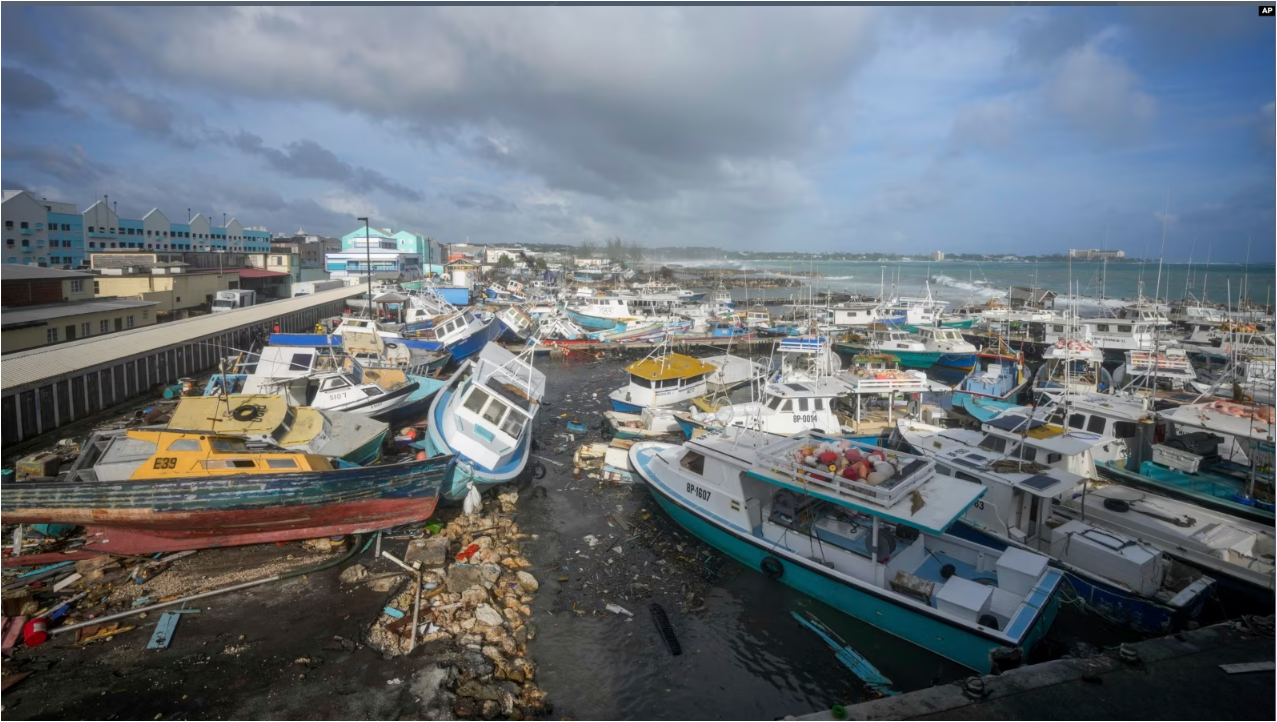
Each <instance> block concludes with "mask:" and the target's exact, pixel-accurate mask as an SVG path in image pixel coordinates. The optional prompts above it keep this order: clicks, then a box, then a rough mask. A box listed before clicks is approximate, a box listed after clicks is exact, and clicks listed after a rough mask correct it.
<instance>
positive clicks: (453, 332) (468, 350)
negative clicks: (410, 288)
mask: <svg viewBox="0 0 1277 722" xmlns="http://www.w3.org/2000/svg"><path fill="white" fill-rule="evenodd" d="M497 328H498V327H497V325H496V323H495V322H494V321H493V320H487V321H485V320H483V319H480V318H478V317H476V316H475V315H474V313H473V312H471V311H468V310H467V311H453V312H452V313H449V314H446V315H443V316H436V317H435V318H433V319H432V320H431V322H430V328H427V329H423V330H418V331H416V332H415V333H414V335H412V336H410V337H408V338H410V339H423V340H427V341H435V342H438V343H439V344H441V345H442V346H443V348H446V349H447V350H448V352H449V353H451V354H452V360H453V361H456V362H457V363H461V362H462V361H465V360H466V359H468V358H470V357H471V356H473V355H474V354H476V353H478V352H479V350H480V349H482V348H483V347H484V346H485V345H486V344H487V343H488V342H489V341H491V340H493V339H494V338H495V336H496V334H497Z"/></svg>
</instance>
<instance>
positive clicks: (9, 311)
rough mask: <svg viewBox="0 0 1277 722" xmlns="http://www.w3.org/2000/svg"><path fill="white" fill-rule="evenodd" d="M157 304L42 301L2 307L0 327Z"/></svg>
mask: <svg viewBox="0 0 1277 722" xmlns="http://www.w3.org/2000/svg"><path fill="white" fill-rule="evenodd" d="M158 305H160V304H158V303H156V302H155V301H139V300H137V299H133V298H92V299H88V300H85V301H69V302H62V303H42V304H40V305H38V306H14V307H13V308H6V309H4V316H3V319H0V329H3V330H5V331H9V330H11V329H15V328H25V327H28V326H47V325H48V323H47V321H49V320H51V319H62V318H67V317H68V316H83V315H85V314H89V313H106V312H108V311H124V310H128V309H134V308H149V307H151V306H158Z"/></svg>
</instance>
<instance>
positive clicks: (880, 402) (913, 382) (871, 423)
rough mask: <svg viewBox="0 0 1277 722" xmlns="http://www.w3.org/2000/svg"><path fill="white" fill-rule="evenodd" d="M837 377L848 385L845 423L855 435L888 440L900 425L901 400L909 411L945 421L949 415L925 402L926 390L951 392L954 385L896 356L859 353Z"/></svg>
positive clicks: (863, 437)
mask: <svg viewBox="0 0 1277 722" xmlns="http://www.w3.org/2000/svg"><path fill="white" fill-rule="evenodd" d="M837 378H838V379H839V380H840V381H842V382H843V383H844V384H846V387H847V392H846V396H845V399H844V403H845V404H846V405H847V407H848V409H849V412H848V418H847V419H846V421H845V422H844V424H845V426H847V427H849V428H850V429H851V433H852V434H853V438H857V439H861V440H873V439H876V440H879V441H885V439H886V438H887V437H889V436H890V435H891V433H892V432H894V431H895V429H896V405H897V403H902V404H904V405H905V407H906V408H905V409H904V411H905V413H908V414H910V415H912V416H915V417H920V418H926V419H927V420H929V421H933V422H937V423H938V422H942V421H943V420H944V419H945V418H946V416H947V415H946V413H945V411H944V409H941V408H939V407H937V406H934V405H931V404H923V403H922V394H924V393H932V394H942V393H948V392H949V391H950V388H949V387H948V386H946V385H944V384H942V383H940V382H938V381H931V380H929V379H927V375H926V374H925V373H923V372H921V371H915V370H907V371H906V370H903V369H901V368H900V363H899V362H898V361H897V360H896V358H895V357H894V356H890V355H888V354H881V353H863V354H858V355H856V356H853V357H852V359H851V364H850V365H848V367H847V368H846V370H844V371H843V372H841V373H840V374H838V376H837ZM902 398H903V399H907V401H901V400H900V399H902Z"/></svg>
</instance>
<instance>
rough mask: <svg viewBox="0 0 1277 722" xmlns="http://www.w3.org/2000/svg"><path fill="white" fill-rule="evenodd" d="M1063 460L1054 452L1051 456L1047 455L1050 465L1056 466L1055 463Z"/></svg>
mask: <svg viewBox="0 0 1277 722" xmlns="http://www.w3.org/2000/svg"><path fill="white" fill-rule="evenodd" d="M1061 458H1063V457H1061V456H1060V455H1059V454H1057V453H1055V452H1052V453H1050V454H1047V455H1046V463H1048V464H1054V463H1056V462H1058V461H1059V460H1060V459H1061Z"/></svg>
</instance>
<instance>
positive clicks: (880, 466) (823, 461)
mask: <svg viewBox="0 0 1277 722" xmlns="http://www.w3.org/2000/svg"><path fill="white" fill-rule="evenodd" d="M794 461H796V462H798V463H799V464H802V465H804V466H807V467H809V468H812V469H819V470H820V471H822V472H829V473H830V474H833V475H835V476H840V477H842V478H844V479H847V480H848V481H864V482H866V483H868V484H873V485H875V486H876V485H878V484H881V483H882V482H884V481H886V480H888V479H890V478H891V477H892V476H894V475H895V473H896V465H895V464H893V463H891V461H889V460H888V459H887V452H885V451H883V450H881V449H875V450H873V451H870V452H868V453H864V452H861V450H860V449H858V448H856V447H853V446H852V445H851V442H849V441H832V442H831V441H826V442H822V443H820V444H817V445H814V446H802V447H799V448H797V449H795V450H794ZM812 476H813V477H814V478H817V479H819V480H821V481H828V480H829V477H827V476H824V475H823V474H812Z"/></svg>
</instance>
